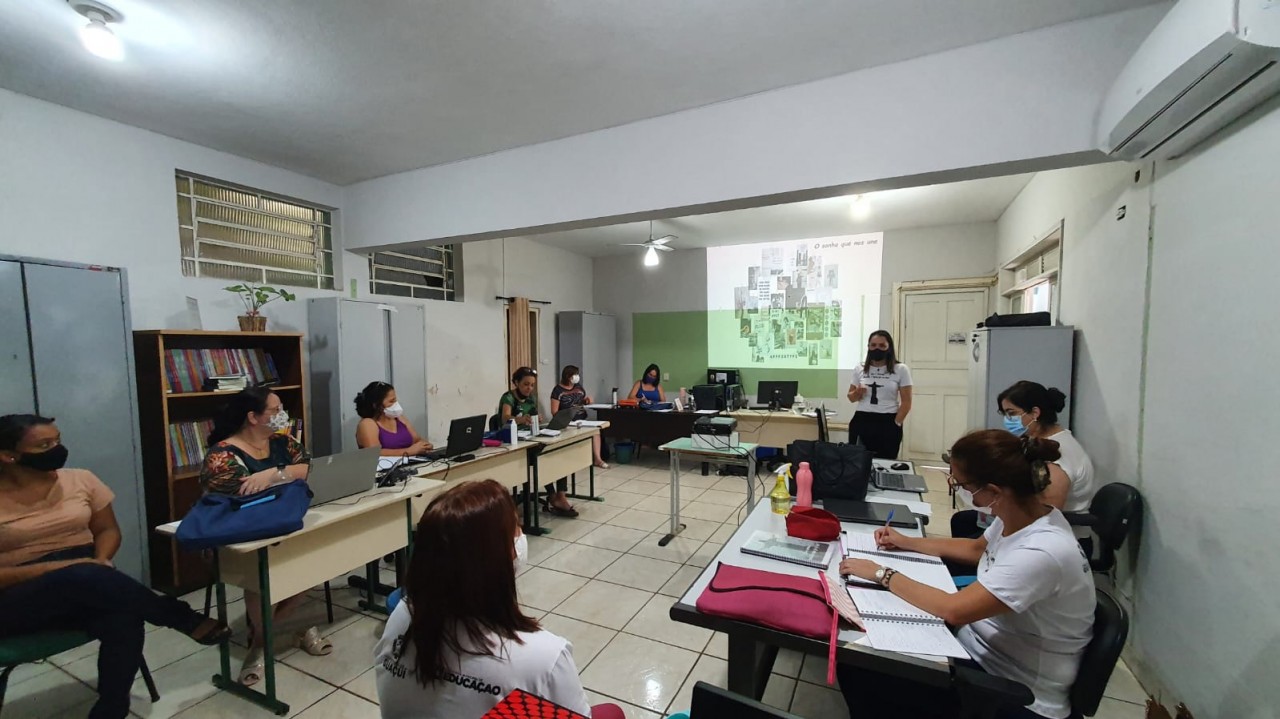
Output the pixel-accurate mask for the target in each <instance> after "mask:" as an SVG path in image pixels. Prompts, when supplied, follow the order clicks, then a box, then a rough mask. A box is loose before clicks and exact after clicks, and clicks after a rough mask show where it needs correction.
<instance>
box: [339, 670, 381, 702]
mask: <svg viewBox="0 0 1280 719" xmlns="http://www.w3.org/2000/svg"><path fill="white" fill-rule="evenodd" d="M342 688H343V689H346V690H347V691H349V692H351V693H352V694H355V695H356V696H361V697H364V698H365V699H368V700H369V701H371V702H373V703H374V704H377V703H378V680H377V677H376V676H375V675H374V670H373V669H370V670H369V671H367V672H365V673H364V674H361V675H360V676H358V677H356V678H355V679H352V680H351V681H349V682H347V683H346V684H344V685H343V687H342Z"/></svg>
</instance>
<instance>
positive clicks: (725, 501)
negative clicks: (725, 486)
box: [698, 481, 747, 507]
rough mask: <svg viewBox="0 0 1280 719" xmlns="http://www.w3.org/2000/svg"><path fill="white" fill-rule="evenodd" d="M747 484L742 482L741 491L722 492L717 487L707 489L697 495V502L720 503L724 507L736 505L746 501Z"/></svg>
mask: <svg viewBox="0 0 1280 719" xmlns="http://www.w3.org/2000/svg"><path fill="white" fill-rule="evenodd" d="M746 487H747V484H746V482H745V481H744V482H743V483H742V489H741V491H737V492H724V491H721V490H718V489H708V490H707V491H705V492H703V493H702V495H701V496H699V497H698V501H699V502H707V503H709V504H722V505H724V506H726V507H737V506H738V505H740V504H742V503H743V502H745V501H747V489H746Z"/></svg>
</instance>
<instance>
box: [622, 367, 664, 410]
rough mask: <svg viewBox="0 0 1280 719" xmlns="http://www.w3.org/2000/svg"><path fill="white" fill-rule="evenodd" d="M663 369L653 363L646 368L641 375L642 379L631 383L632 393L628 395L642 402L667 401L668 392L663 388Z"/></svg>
mask: <svg viewBox="0 0 1280 719" xmlns="http://www.w3.org/2000/svg"><path fill="white" fill-rule="evenodd" d="M661 382H662V370H661V369H659V368H658V365H656V364H651V365H649V366H648V367H645V368H644V374H642V375H640V379H638V380H636V383H635V384H633V385H631V393H630V394H628V395H627V397H628V398H629V399H638V400H640V402H641V403H646V404H651V403H654V402H666V401H667V393H666V392H664V391H663V390H662V384H661Z"/></svg>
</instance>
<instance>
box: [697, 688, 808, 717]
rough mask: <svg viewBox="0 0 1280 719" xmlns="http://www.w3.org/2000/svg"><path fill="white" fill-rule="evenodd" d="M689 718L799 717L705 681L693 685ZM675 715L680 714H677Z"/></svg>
mask: <svg viewBox="0 0 1280 719" xmlns="http://www.w3.org/2000/svg"><path fill="white" fill-rule="evenodd" d="M691 704H692V706H690V707H689V719H801V717H799V716H797V715H795V714H792V713H791V712H784V711H782V710H781V709H774V708H773V707H771V706H769V705H767V704H761V703H760V702H758V701H755V700H754V699H748V698H746V697H744V696H742V695H741V694H734V693H733V692H731V691H729V690H727V689H721V688H720V687H717V686H712V685H710V684H708V683H706V682H698V683H696V684H694V685H693V700H692V702H691ZM675 716H680V715H679V714H677V715H675Z"/></svg>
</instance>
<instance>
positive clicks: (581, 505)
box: [552, 502, 623, 541]
mask: <svg viewBox="0 0 1280 719" xmlns="http://www.w3.org/2000/svg"><path fill="white" fill-rule="evenodd" d="M573 506H574V508H575V509H577V510H578V516H577V517H575V518H574V521H579V520H581V521H584V522H595V523H597V524H602V523H604V522H607V521H609V520H610V519H613V518H614V517H616V516H618V515H619V514H621V513H622V511H623V508H622V507H619V506H617V505H611V504H608V503H607V502H575V503H574V505H573ZM552 536H555V535H554V533H553V535H552ZM558 539H563V540H565V541H568V540H567V539H565V538H564V537H563V536H561V537H558Z"/></svg>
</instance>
